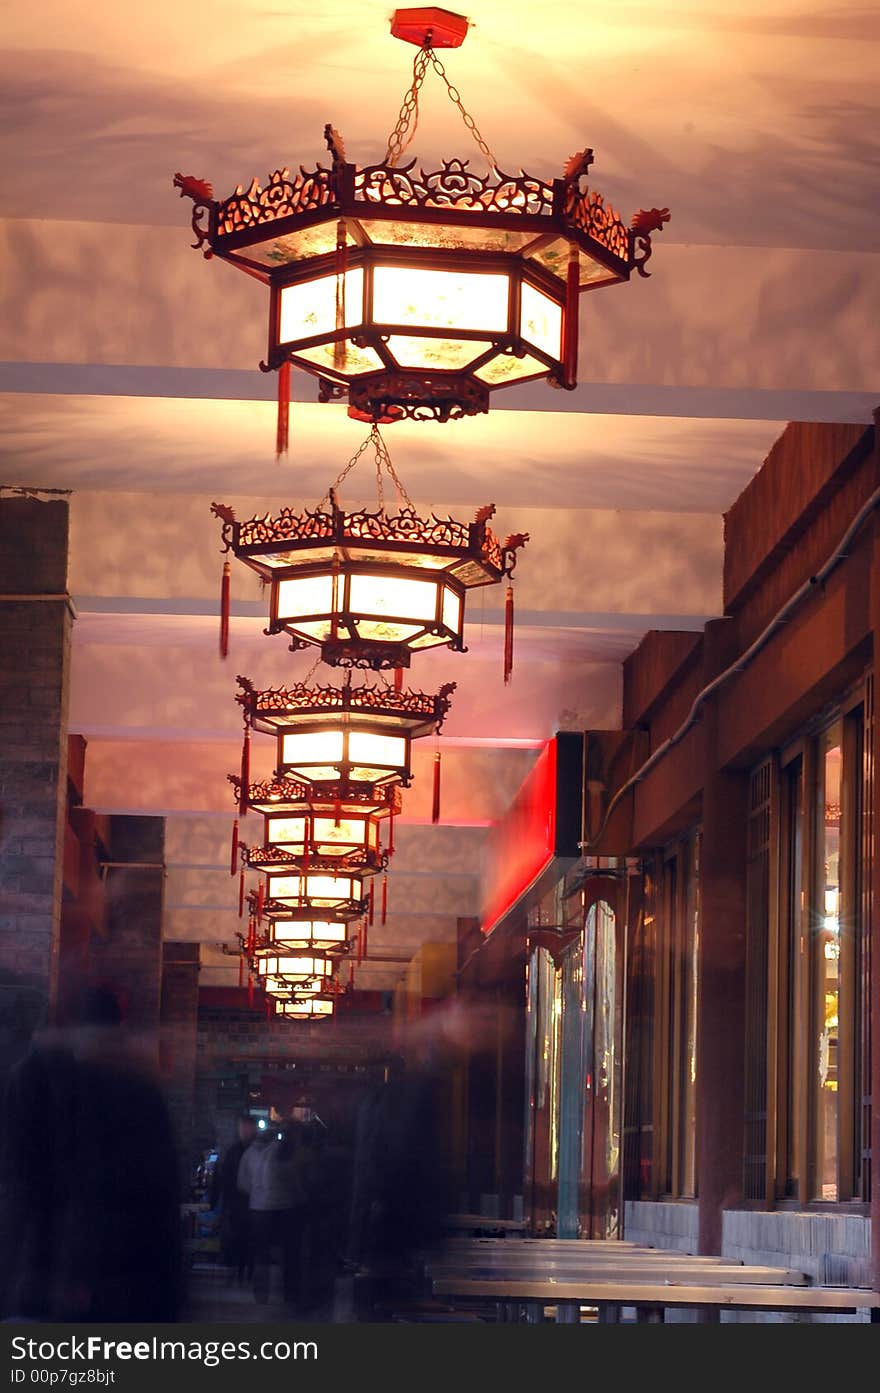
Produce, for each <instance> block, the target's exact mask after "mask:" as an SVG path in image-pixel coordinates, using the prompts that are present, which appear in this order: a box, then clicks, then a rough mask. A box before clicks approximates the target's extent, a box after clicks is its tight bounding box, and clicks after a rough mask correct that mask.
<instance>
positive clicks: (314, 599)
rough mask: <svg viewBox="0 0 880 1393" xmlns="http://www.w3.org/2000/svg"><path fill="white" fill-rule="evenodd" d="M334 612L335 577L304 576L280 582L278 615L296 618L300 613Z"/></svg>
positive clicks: (282, 617) (281, 617)
mask: <svg viewBox="0 0 880 1393" xmlns="http://www.w3.org/2000/svg"><path fill="white" fill-rule="evenodd" d="M332 612H333V577H332V575H330V574H328V575H325V576H302V577H301V578H300V579H294V580H282V581H279V582H278V617H279V619H295V618H297V617H298V616H299V615H312V614H331V613H332Z"/></svg>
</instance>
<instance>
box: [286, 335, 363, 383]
mask: <svg viewBox="0 0 880 1393" xmlns="http://www.w3.org/2000/svg"><path fill="white" fill-rule="evenodd" d="M296 356H297V357H298V358H305V360H306V362H308V363H314V364H315V365H316V366H317V367H319V368H327V369H328V371H330V372H342V373H345V374H346V375H347V376H348V377H357V376H358V374H359V373H362V372H376V371H377V370H378V369H380V368H384V366H385V364H384V363H383V361H382V359H381V358H380V357H379V355H378V353H377V352H376V350H375V349H374V348H358V346H357V344H354V343H350V342H348V341H347V340H345V339H342V340H339V341H337V342H334V343H318V344H313V345H312V347H311V348H298V349H297V350H296Z"/></svg>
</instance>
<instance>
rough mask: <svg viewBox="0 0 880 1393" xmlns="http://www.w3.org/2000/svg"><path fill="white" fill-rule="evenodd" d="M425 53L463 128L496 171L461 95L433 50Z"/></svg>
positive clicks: (496, 162) (492, 156) (487, 148)
mask: <svg viewBox="0 0 880 1393" xmlns="http://www.w3.org/2000/svg"><path fill="white" fill-rule="evenodd" d="M426 51H427V54H428V57H429V58H430V60H431V66H432V67H433V69H434V72H435V73H436V74H437V76H438V77H441V78H442V79H443V81H444V82H445V83H446V90H447V92H448V93H449V99H450V101H451V102H452V103H453V105H454V106H457V107H458V110H459V114H460V116H461V119H462V121H464V124H465V126H466V127H467V129H468V130H469V131H470V133H471V135H472V136H473V138H474V140H475V141H476V142H477V145H478V146H479V148H480V152H481V154H483V155H485V157H486V159H487V160H488V161H489V168H490V169H497V168H498V161H497V160H496V158H495V156H494V155H493V154H492V151H491V150H490V149H489V147H488V145H487V144H486V142H485V140H484V139H483V137H482V136H481V135H480V132H479V131H478V130H477V125H476V122H475V121H474V118H473V117H472V116H471V114H470V112H469V111H466V110H465V108H464V106H463V104H462V100H461V93H460V92H459V90H458V88H457V87H453V85H452V83H451V82H450V81H449V78H448V77H447V76H446V69H445V68H444V66H443V64H442V63H441V62H440V59H439V58H438V57H437V55H436V53H435V52H434V50H433V48H429V49H427V50H426Z"/></svg>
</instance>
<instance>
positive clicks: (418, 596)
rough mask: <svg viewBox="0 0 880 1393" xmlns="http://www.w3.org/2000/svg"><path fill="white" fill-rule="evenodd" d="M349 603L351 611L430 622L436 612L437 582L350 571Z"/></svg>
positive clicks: (424, 622)
mask: <svg viewBox="0 0 880 1393" xmlns="http://www.w3.org/2000/svg"><path fill="white" fill-rule="evenodd" d="M349 604H350V607H351V610H352V613H354V614H367V615H392V616H393V617H394V618H395V619H409V620H419V621H420V622H421V623H423V624H426V623H431V622H432V621H433V619H434V616H435V614H436V612H437V586H436V584H435V582H434V581H431V580H398V579H395V578H393V577H391V576H369V575H366V576H365V575H354V576H352V578H351V585H350V590H349Z"/></svg>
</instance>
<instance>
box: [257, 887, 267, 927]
mask: <svg viewBox="0 0 880 1393" xmlns="http://www.w3.org/2000/svg"><path fill="white" fill-rule="evenodd" d="M265 904H266V882H265V881H264V880H261V881H260V888H259V890H258V891H257V923H258V924H262V922H263V908H264V906H265Z"/></svg>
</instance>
